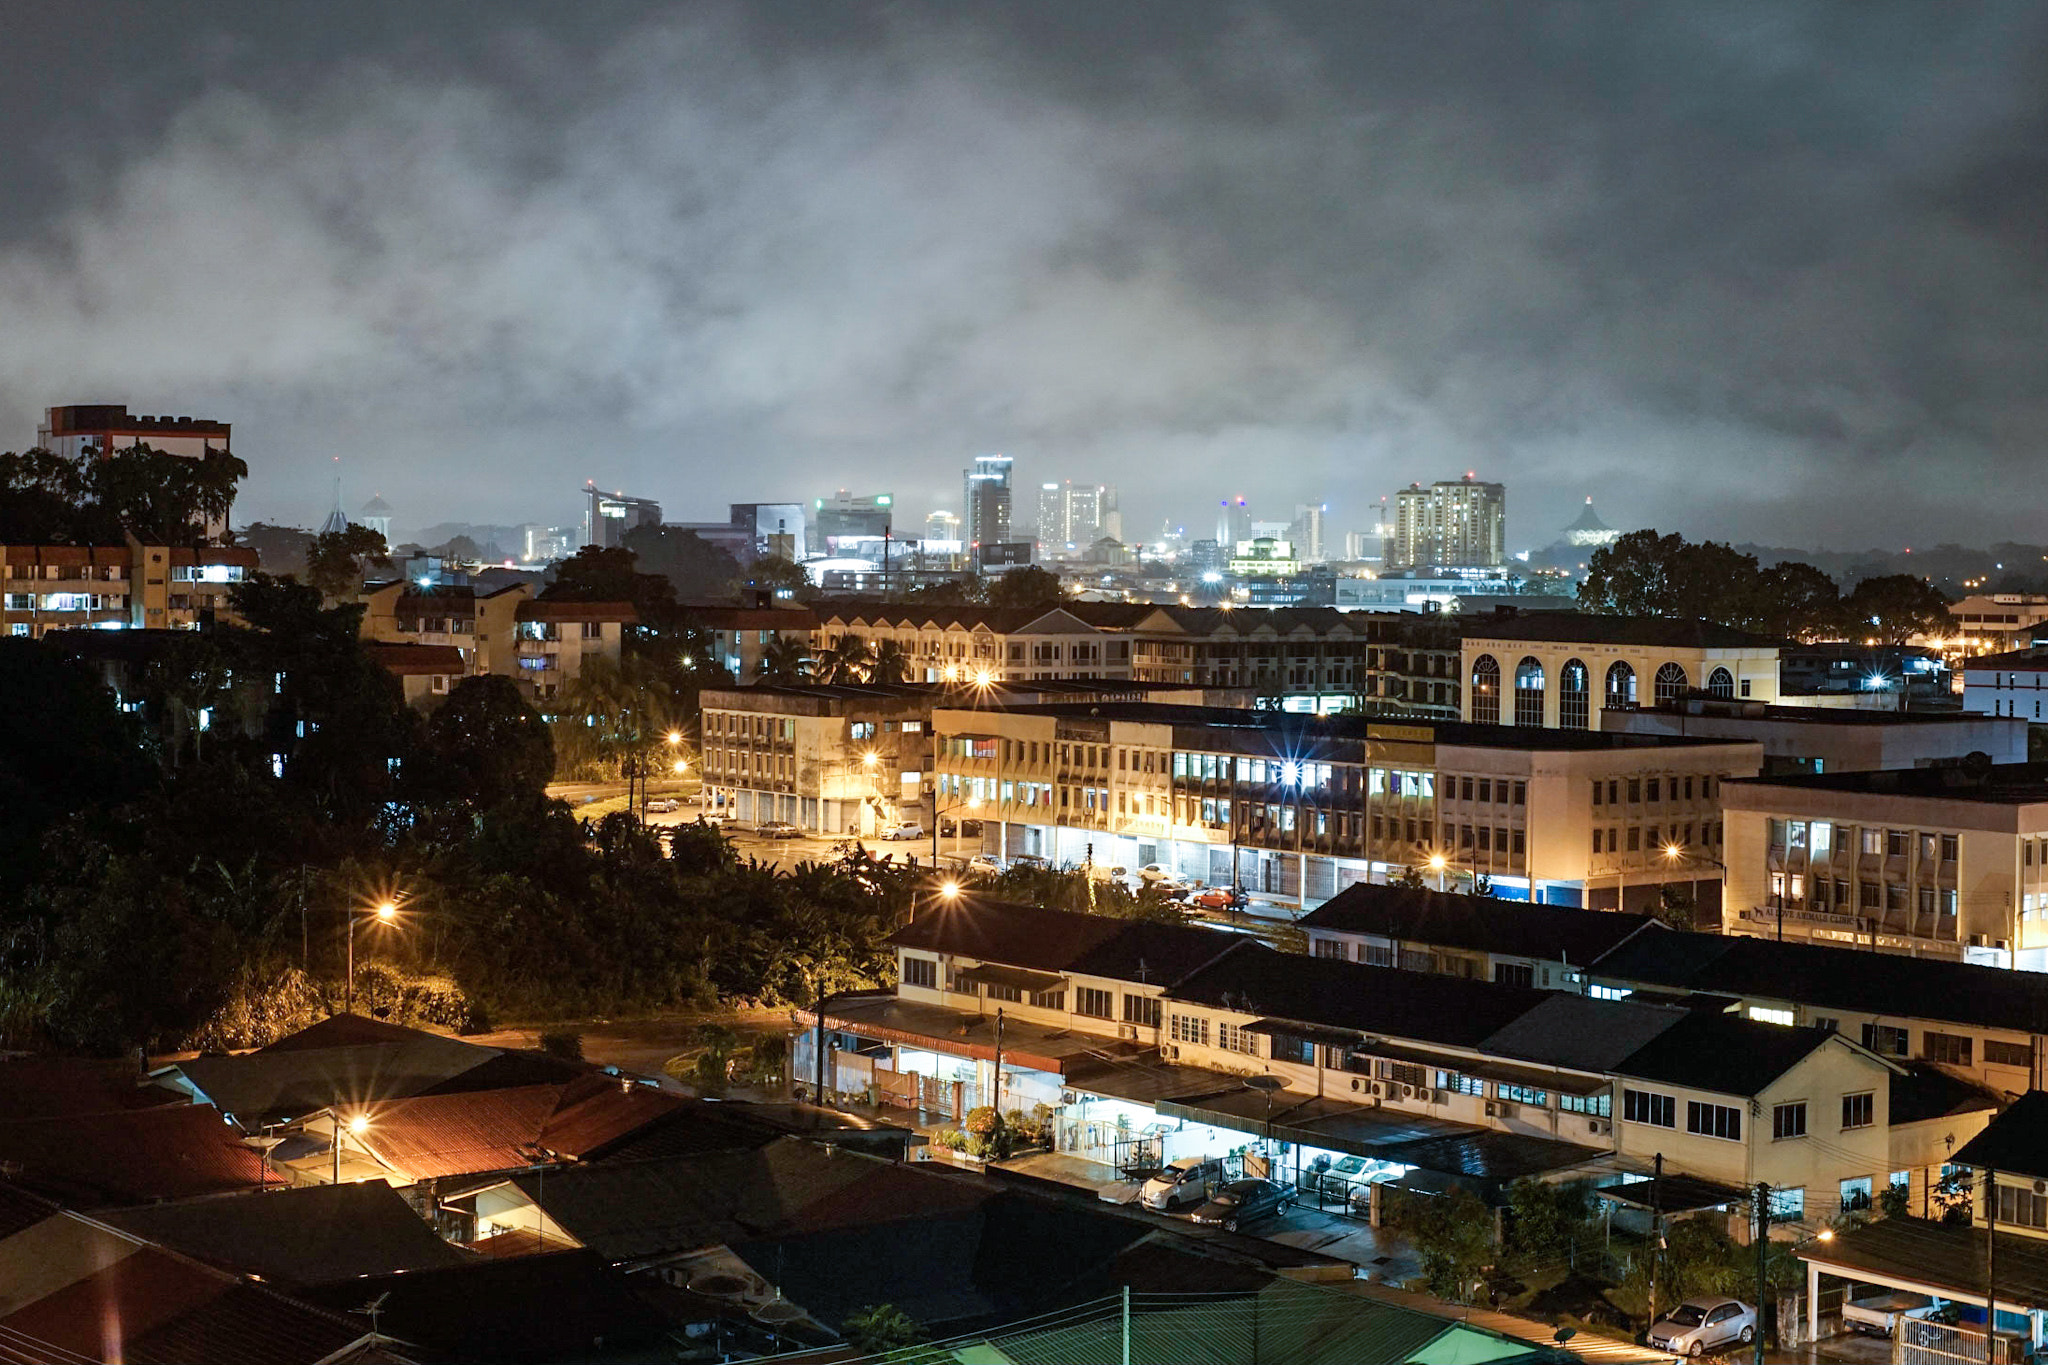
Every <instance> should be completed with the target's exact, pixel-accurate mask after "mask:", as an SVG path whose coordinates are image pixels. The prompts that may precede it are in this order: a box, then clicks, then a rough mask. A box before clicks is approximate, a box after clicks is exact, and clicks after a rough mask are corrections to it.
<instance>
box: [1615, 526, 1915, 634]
mask: <svg viewBox="0 0 2048 1365" xmlns="http://www.w3.org/2000/svg"><path fill="white" fill-rule="evenodd" d="M1579 600H1580V601H1581V602H1582V603H1584V604H1585V606H1586V607H1587V609H1588V610H1591V611H1603V612H1615V613H1619V614H1622V615H1631V616H1684V617H1697V618H1699V619H1702V620H1707V621H1716V622H1719V623H1720V624H1722V625H1725V626H1734V627H1736V628H1738V629H1741V630H1753V631H1756V632H1757V633H1759V634H1762V635H1769V636H1773V637H1776V638H1779V639H1796V640H1804V641H1809V642H1811V641H1816V640H1839V639H1851V640H1864V639H1876V640H1879V641H1881V642H1883V643H1887V644H1902V643H1904V642H1905V641H1906V640H1907V639H1909V638H1910V637H1912V636H1914V635H1919V634H1927V635H1936V636H1939V635H1942V634H1945V633H1946V632H1947V630H1948V626H1949V616H1948V599H1947V598H1945V597H1944V596H1943V595H1942V594H1941V592H1940V591H1939V590H1937V589H1936V588H1934V587H1933V586H1932V585H1931V584H1929V583H1927V582H1926V581H1925V580H1923V579H1920V578H1916V577H1914V576H1912V575H1911V574H1886V575H1882V576H1878V577H1870V578H1864V579H1863V580H1862V581H1860V582H1858V583H1857V584H1856V585H1855V587H1854V588H1852V589H1851V590H1850V591H1849V592H1847V593H1843V592H1841V591H1840V589H1839V588H1837V586H1836V584H1835V581H1834V580H1833V579H1832V578H1830V577H1828V576H1827V575H1826V574H1825V573H1823V572H1821V571H1820V570H1819V569H1817V568H1815V567H1813V566H1812V565H1811V564H1805V563H1801V562H1800V561H1798V560H1785V561H1783V562H1782V563H1778V564H1773V565H1771V566H1769V567H1767V568H1766V567H1762V566H1760V565H1759V564H1758V562H1757V559H1756V557H1755V556H1754V555H1747V554H1743V553H1741V552H1740V551H1738V550H1735V549H1733V548H1731V547H1729V546H1727V545H1722V544H1719V543H1717V542H1714V541H1704V542H1701V543H1699V544H1694V543H1692V542H1691V541H1688V540H1686V539H1685V538H1684V537H1683V536H1678V535H1659V534H1657V532H1655V531H1631V532H1630V533H1629V534H1627V535H1625V536H1623V537H1621V538H1620V539H1619V540H1617V541H1615V543H1614V544H1612V545H1610V546H1605V547H1603V548H1601V549H1599V550H1596V551H1594V552H1593V557H1592V559H1591V560H1590V561H1589V562H1588V564H1587V572H1586V581H1585V582H1584V583H1583V584H1581V585H1580V587H1579Z"/></svg>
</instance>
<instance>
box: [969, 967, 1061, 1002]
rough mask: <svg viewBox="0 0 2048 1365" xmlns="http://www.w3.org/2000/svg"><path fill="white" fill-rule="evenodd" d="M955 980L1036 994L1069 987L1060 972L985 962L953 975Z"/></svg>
mask: <svg viewBox="0 0 2048 1365" xmlns="http://www.w3.org/2000/svg"><path fill="white" fill-rule="evenodd" d="M953 979H954V980H955V981H965V982H968V983H970V984H978V985H983V986H1010V987H1013V988H1014V989H1016V990H1020V991H1031V992H1033V993H1034V994H1035V993H1037V992H1040V991H1059V990H1065V989H1066V987H1067V979H1066V978H1065V977H1064V976H1061V975H1060V974H1059V973H1058V972H1034V971H1032V970H1030V969H1029V968H1027V967H1003V966H999V965H997V964H996V963H993V962H984V963H982V964H981V965H980V966H979V967H964V968H962V969H961V970H959V971H957V972H955V973H953Z"/></svg>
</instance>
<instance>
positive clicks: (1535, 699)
mask: <svg viewBox="0 0 2048 1365" xmlns="http://www.w3.org/2000/svg"><path fill="white" fill-rule="evenodd" d="M1515 724H1517V725H1541V724H1543V665H1542V664H1540V663H1538V662H1537V661H1536V660H1535V658H1534V657H1533V656H1532V657H1530V658H1525V659H1523V660H1522V662H1520V663H1518V664H1516V665H1515Z"/></svg>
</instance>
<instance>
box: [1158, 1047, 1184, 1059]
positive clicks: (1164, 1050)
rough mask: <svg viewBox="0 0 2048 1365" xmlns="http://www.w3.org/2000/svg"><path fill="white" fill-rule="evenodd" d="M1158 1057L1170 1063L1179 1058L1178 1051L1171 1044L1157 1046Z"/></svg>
mask: <svg viewBox="0 0 2048 1365" xmlns="http://www.w3.org/2000/svg"><path fill="white" fill-rule="evenodd" d="M1159 1055H1160V1056H1162V1057H1164V1058H1165V1059H1166V1060H1167V1061H1169V1062H1170V1061H1172V1060H1173V1059H1174V1058H1176V1057H1178V1056H1180V1049H1179V1048H1177V1047H1175V1046H1174V1045H1173V1044H1172V1043H1161V1044H1160V1045H1159Z"/></svg>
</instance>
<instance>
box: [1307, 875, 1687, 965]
mask: <svg viewBox="0 0 2048 1365" xmlns="http://www.w3.org/2000/svg"><path fill="white" fill-rule="evenodd" d="M1300 923H1301V927H1302V928H1303V929H1306V930H1309V931H1310V932H1314V931H1315V930H1319V929H1320V930H1326V931H1329V932H1332V933H1341V934H1372V935H1377V936H1379V937H1382V938H1394V939H1400V940H1403V941H1406V942H1413V943H1427V944H1432V945H1436V946H1440V947H1445V948H1465V949H1471V950H1474V951H1478V952H1488V953H1508V954H1513V955H1515V956H1518V957H1532V958H1538V959H1546V960H1551V961H1560V962H1567V963H1572V964H1575V965H1577V966H1581V967H1583V966H1585V965H1587V964H1588V963H1590V962H1592V961H1593V960H1594V959H1595V958H1597V957H1599V956H1600V955H1601V954H1603V953H1607V952H1610V951H1612V950H1613V949H1614V948H1615V946H1616V945H1618V944H1620V943H1623V942H1625V941H1626V940H1627V939H1629V938H1631V937H1632V936H1634V935H1636V934H1639V933H1646V932H1647V933H1659V932H1662V931H1663V927H1662V926H1661V925H1659V924H1658V923H1657V921H1655V920H1653V919H1651V918H1649V917H1648V916H1646V915H1624V914H1616V913H1615V912H1613V911H1610V910H1581V909H1577V908H1575V907H1572V906H1563V905H1545V904H1541V903H1535V902H1529V901H1503V900H1496V899H1494V898H1492V897H1490V896H1467V895H1462V894H1459V893H1456V892H1444V891H1432V890H1429V889H1427V888H1423V887H1407V886H1391V885H1389V886H1378V885H1373V884H1371V883H1367V882H1359V883H1357V884H1355V885H1353V886H1349V887H1346V888H1345V889H1344V890H1342V891H1340V892H1338V893H1337V894H1336V895H1335V896H1333V897H1331V898H1330V899H1329V900H1327V901H1325V902H1323V904H1322V905H1321V906H1319V907H1318V908H1317V909H1315V910H1312V911H1310V912H1309V913H1308V914H1306V915H1304V916H1302V917H1301V921H1300Z"/></svg>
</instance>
